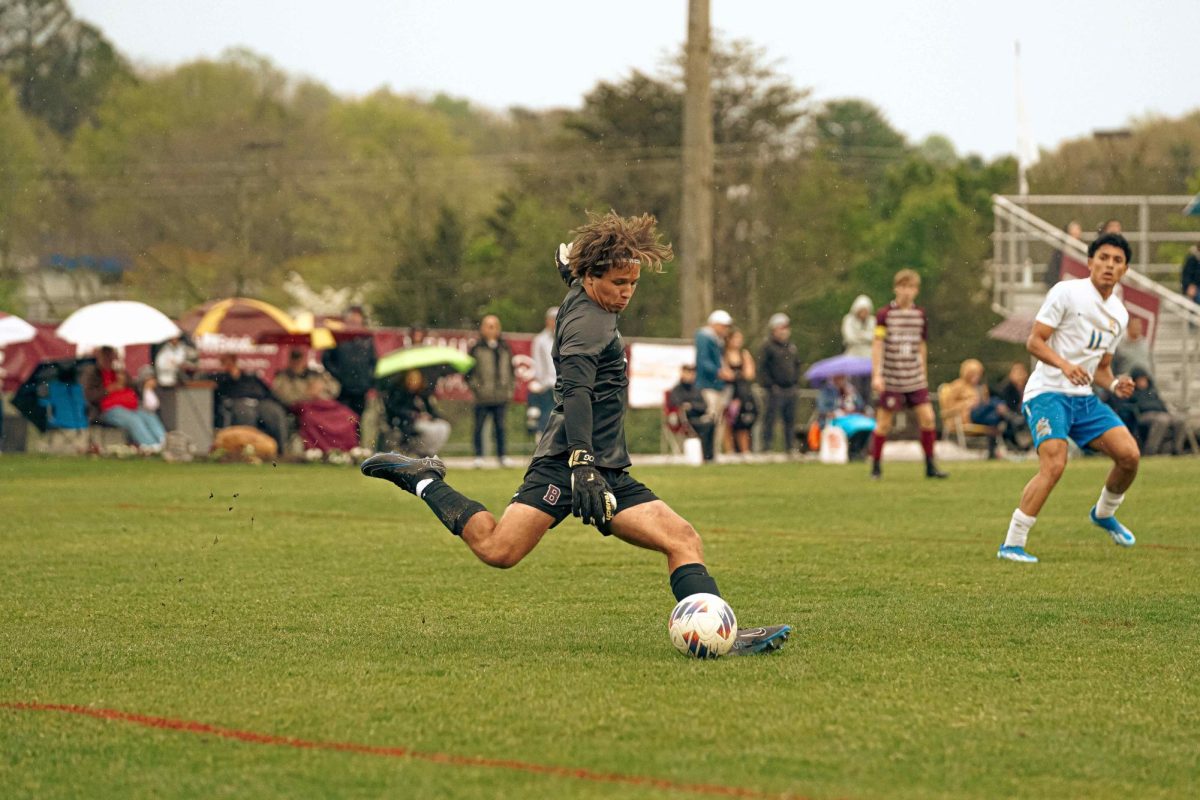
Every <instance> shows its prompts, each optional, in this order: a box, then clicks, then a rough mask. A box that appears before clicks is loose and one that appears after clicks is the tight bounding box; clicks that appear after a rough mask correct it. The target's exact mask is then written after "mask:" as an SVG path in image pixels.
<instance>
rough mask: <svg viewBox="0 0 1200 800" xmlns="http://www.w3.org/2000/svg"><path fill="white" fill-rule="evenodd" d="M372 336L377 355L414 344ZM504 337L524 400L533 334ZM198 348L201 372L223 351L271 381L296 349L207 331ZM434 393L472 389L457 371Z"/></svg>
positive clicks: (445, 340)
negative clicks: (235, 355) (235, 356)
mask: <svg viewBox="0 0 1200 800" xmlns="http://www.w3.org/2000/svg"><path fill="white" fill-rule="evenodd" d="M372 336H373V338H374V341H375V354H376V355H377V356H379V357H380V358H382V357H383V356H385V355H387V354H388V353H391V352H394V351H396V350H403V349H405V348H408V347H412V346H413V345H412V341H411V340H410V339H409V336H408V331H407V330H406V329H404V328H376V329H373V331H372ZM478 338H479V334H478V332H477V331H466V330H433V331H429V332H427V333H426V335H425V341H424V342H423V344H427V345H441V346H444V347H453V348H454V349H456V350H461V351H463V352H464V353H465V352H467V351H468V350H470V349H471V346H472V345H473V344H475V341H476V340H477V339H478ZM504 340H505V341H506V342H508V346H509V348H511V349H512V353H513V369H514V370H515V372H516V377H517V383H516V388H515V390H514V391H513V400H514V401H515V402H518V403H523V402H525V398H526V396H527V395H528V389H527V388H526V387H527V384H528V383H529V380H530V379H531V378H532V377H533V359H532V358H531V357H530V352H531V350H532V347H533V335H532V334H528V333H513V334H506V335H505V336H504ZM196 349H197V350H198V351H199V353H200V371H201V372H202V373H203V372H216V371H217V370H219V369H220V368H221V364H220V357H221V355H222V354H223V353H236V354H237V355H238V363H239V364H241V366H242V369H244V370H245V371H247V372H255V373H258V374H259V375H261V376H262V378H263V380H265V381H267V383H270V382H271V381H272V380H273V379H274V377H275V373H276V372H278V371H280V370H282V369H284V368H285V367H286V366H287V356H288V352H289V351H290V350H292V349H293V348H292V347H290V346H287V345H278V344H256V343H255V342H254V341H253V340H252V339H251V338H250V337H248V336H225V335H223V334H206V335H204V336H201V337H199V339H198V340H197V341H196ZM295 349H299V350H304V351H306V352H307V353H308V358H309V361H310V363H312V364H314V365H316V364H319V363H320V361H321V351H320V350H312V349H311V348H307V347H299V348H295ZM127 359H128V356H127ZM434 394H435V396H436V397H437V398H438V399H439V400H464V401H469V400H471V390H470V389H469V388H467V380H466V377H465V376H463V375H459V374H457V373H455V374H453V375H444V376H442V377H440V378H439V379H438V382H437V387H436V388H435V389H434Z"/></svg>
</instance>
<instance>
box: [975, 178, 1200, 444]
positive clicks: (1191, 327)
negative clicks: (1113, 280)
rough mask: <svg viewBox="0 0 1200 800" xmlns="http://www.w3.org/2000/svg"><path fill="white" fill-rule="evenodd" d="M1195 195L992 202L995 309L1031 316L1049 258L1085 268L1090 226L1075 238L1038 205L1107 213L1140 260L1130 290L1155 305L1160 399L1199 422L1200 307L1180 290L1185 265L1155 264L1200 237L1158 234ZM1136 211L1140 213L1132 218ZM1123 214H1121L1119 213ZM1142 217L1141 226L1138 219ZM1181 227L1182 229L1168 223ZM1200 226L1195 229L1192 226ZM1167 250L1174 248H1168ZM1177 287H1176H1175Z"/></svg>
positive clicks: (998, 198) (1081, 213)
mask: <svg viewBox="0 0 1200 800" xmlns="http://www.w3.org/2000/svg"><path fill="white" fill-rule="evenodd" d="M1191 199H1192V198H1191V197H1190V196H1187V195H1181V196H1174V195H1166V196H1162V195H1160V196H1118V197H1113V196H1070V195H1023V196H1002V195H995V196H993V197H992V209H993V211H994V215H995V229H994V230H993V233H992V243H993V257H992V260H991V262H990V273H989V274H990V278H991V289H992V308H993V309H994V310H995V311H996V313H998V314H1001V315H1002V316H1004V317H1006V318H1008V319H1012V320H1016V319H1022V318H1026V319H1031V318H1032V317H1033V316H1034V315H1035V314H1036V313H1037V310H1038V308H1039V307H1040V306H1041V303H1042V300H1043V299H1044V298H1045V296H1046V284H1045V282H1044V275H1045V270H1046V265H1047V263H1048V261H1049V259H1050V255H1051V254H1052V253H1053V252H1054V251H1055V250H1061V251H1063V252H1064V253H1065V254H1067V255H1069V256H1070V257H1071V259H1072V260H1073V261H1076V262H1081V263H1086V261H1087V242H1088V241H1090V240H1091V239H1092V238H1094V237H1095V233H1094V232H1089V231H1088V230H1087V229H1088V227H1089V226H1088V224H1087V223H1086V222H1085V224H1084V230H1085V234H1084V241H1080V240H1077V239H1073V238H1071V237H1070V236H1068V235H1067V234H1066V233H1065V232H1064V231H1063V230H1062V229H1061V228H1060V227H1059V226H1058V225H1055V224H1052V223H1050V222H1047V221H1046V220H1045V219H1043V218H1042V217H1041V216H1039V215H1038V214H1036V213H1034V212H1033V211H1031V210H1030V208H1031V207H1036V208H1039V212H1040V213H1045V211H1042V209H1043V208H1058V209H1066V210H1065V211H1061V212H1055V213H1056V219H1057V218H1066V217H1067V216H1070V215H1074V216H1075V217H1076V218H1077V219H1080V220H1081V221H1085V220H1087V221H1090V217H1089V216H1085V214H1086V211H1087V210H1088V209H1094V210H1095V211H1094V213H1093V214H1092V215H1091V216H1095V217H1099V216H1100V214H1101V213H1105V214H1107V215H1109V216H1114V217H1117V218H1120V219H1122V223H1123V228H1124V231H1123V232H1124V235H1125V237H1126V238H1127V239H1128V240H1129V242H1130V244H1131V245H1132V247H1133V250H1134V257H1133V263H1132V264H1131V266H1130V269H1129V272H1128V273H1126V275H1125V279H1124V281H1123V285H1124V286H1125V287H1128V288H1129V289H1131V290H1133V291H1131V292H1129V293H1128V294H1127V298H1126V303H1127V305H1128V304H1129V302H1130V300H1129V294H1133V293H1139V296H1140V297H1143V298H1146V299H1147V301H1148V303H1149V304H1150V305H1154V306H1156V307H1157V308H1156V314H1155V317H1156V320H1155V325H1154V329H1153V330H1152V331H1151V334H1152V336H1151V354H1152V358H1153V362H1154V374H1155V380H1156V383H1157V385H1158V389H1159V393H1160V395H1161V396H1162V397H1163V398H1164V399H1165V400H1167V402H1168V403H1170V404H1172V405H1173V406H1174V407H1175V408H1176V409H1178V410H1180V411H1186V412H1187V413H1188V415H1189V417H1190V418H1191V419H1192V421H1193V422H1194V423H1200V305H1198V304H1196V303H1194V302H1192V301H1191V300H1189V299H1188V298H1186V297H1184V296H1183V295H1182V294H1180V293H1179V291H1178V287H1179V269H1180V261H1177V260H1176V261H1170V260H1165V259H1164V260H1162V261H1156V260H1155V259H1156V257H1157V256H1158V254H1159V252H1160V251H1161V250H1166V252H1168V253H1170V252H1179V251H1181V250H1182V249H1184V248H1186V247H1187V246H1190V245H1193V244H1195V243H1196V242H1197V240H1200V232H1197V231H1196V230H1191V231H1188V230H1168V231H1155V230H1153V229H1152V226H1153V225H1154V224H1160V225H1161V224H1163V223H1162V220H1172V218H1173V217H1180V213H1179V211H1180V209H1182V208H1183V207H1184V205H1186V204H1187V203H1188V201H1189V200H1191ZM1133 209H1136V211H1134V213H1132V214H1130V213H1127V212H1129V211H1131V210H1133ZM1114 211H1115V212H1117V213H1114ZM1135 219H1136V226H1135V225H1134V224H1133V221H1134V220H1135ZM1168 224H1171V225H1173V226H1176V227H1183V225H1179V224H1177V223H1173V222H1169V223H1168ZM1191 227H1193V228H1194V227H1196V226H1191ZM1164 245H1169V246H1170V247H1169V248H1165V247H1164ZM1172 287H1173V288H1172Z"/></svg>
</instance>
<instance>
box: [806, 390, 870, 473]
mask: <svg viewBox="0 0 1200 800" xmlns="http://www.w3.org/2000/svg"><path fill="white" fill-rule="evenodd" d="M871 413H872V412H871V410H870V409H869V408H868V407H867V404H866V403H865V402H864V401H863V398H862V395H861V394H859V392H858V388H857V387H856V386H855V385H854V384H853V383H851V382H850V380H849V379H848V378H847V377H846V376H845V375H834V376H833V377H832V378H830V379H829V380H828V381H826V382H825V383H824V384H822V385H821V390H820V394H819V395H818V396H817V423H818V425H820V427H821V428H822V429H823V428H824V427H825V426H826V425H827V424H832V425H836V426H837V427H839V428H841V429H842V430H843V431H845V433H846V440H847V441H848V442H849V445H850V459H851V460H852V461H857V460H859V459H861V458H862V457H863V453H864V451H865V449H866V447H867V442H868V440H869V439H870V438H871V431H873V430H875V420H874V419H873V418H872V417H871V416H869V415H870V414H871Z"/></svg>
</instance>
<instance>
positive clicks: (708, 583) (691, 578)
mask: <svg viewBox="0 0 1200 800" xmlns="http://www.w3.org/2000/svg"><path fill="white" fill-rule="evenodd" d="M671 591H672V592H673V593H674V594H675V599H676V600H682V599H683V598H685V597H689V596H691V595H694V594H700V593H704V594H715V595H716V596H717V597H720V596H721V593H720V591H718V590H717V582H716V580H714V579H713V576H712V575H709V574H708V570H707V569H705V567H704V565H703V564H684V565H683V566H682V567H679V568H678V569H676V570H675V571H674V572H672V573H671Z"/></svg>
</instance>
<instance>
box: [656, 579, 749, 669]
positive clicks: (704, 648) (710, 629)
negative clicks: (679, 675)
mask: <svg viewBox="0 0 1200 800" xmlns="http://www.w3.org/2000/svg"><path fill="white" fill-rule="evenodd" d="M667 630H668V631H669V632H670V634H671V644H673V645H675V649H676V650H678V651H679V652H681V653H683V654H684V655H685V656H692V657H693V658H717V657H718V656H723V655H725V654H726V653H728V652H729V650H730V648H732V647H733V643H734V641H735V640H736V639H737V633H738V627H737V618H736V617H735V616H734V615H733V609H732V608H730V607H729V604H728V603H726V602H725V601H724V600H722V599H721V598H720V597H717V596H716V595H715V594H693V595H688V596H687V597H685V598H683V599H682V600H680V601H679V603H677V604H676V606H675V610H674V611H672V612H671V619H670V621H669V622H668V623H667Z"/></svg>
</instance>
